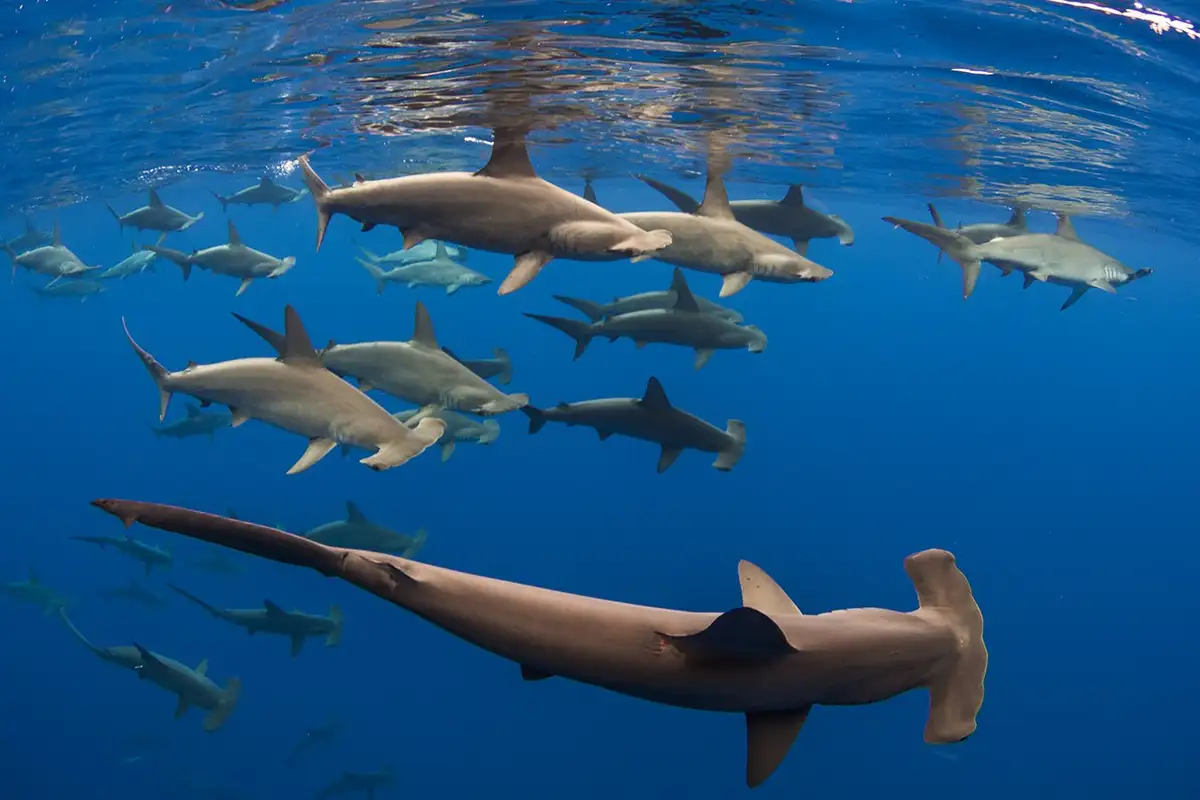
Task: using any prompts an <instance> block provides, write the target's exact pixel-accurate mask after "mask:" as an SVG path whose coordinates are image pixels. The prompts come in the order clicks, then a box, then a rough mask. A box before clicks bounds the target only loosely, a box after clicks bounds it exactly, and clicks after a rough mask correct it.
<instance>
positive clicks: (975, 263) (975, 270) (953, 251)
mask: <svg viewBox="0 0 1200 800" xmlns="http://www.w3.org/2000/svg"><path fill="white" fill-rule="evenodd" d="M930 211H931V213H932V212H933V209H932V206H931V208H930ZM935 218H936V217H935ZM883 221H884V222H890V223H891V224H893V225H895V226H897V227H899V228H903V229H904V230H906V231H908V232H909V233H912V234H915V235H917V236H920V237H921V238H922V239H924V240H925V241H927V242H930V243H931V244H933V245H934V246H936V247H937V248H938V249H939V250H941V251H942V252H943V253H945V254H946V255H948V256H950V258H952V259H954V260H955V261H956V262H958V265H959V266H960V267H962V273H963V299H964V300H965V299H966V298H968V297H970V296H971V292H973V291H975V282H976V281H977V280H979V245H977V244H975V243H974V242H972V241H971V240H970V239H968V238H967V237H966V236H963V235H962V234H961V233H958V232H957V231H952V230H950V229H948V228H944V227H941V226H940V225H930V224H928V223H925V222H914V221H912V220H907V219H899V218H897V217H884V218H883Z"/></svg>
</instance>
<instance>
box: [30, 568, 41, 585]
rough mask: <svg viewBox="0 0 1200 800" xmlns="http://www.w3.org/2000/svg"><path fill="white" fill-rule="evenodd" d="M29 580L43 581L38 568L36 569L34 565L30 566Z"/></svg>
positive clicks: (34, 581) (32, 581) (31, 581)
mask: <svg viewBox="0 0 1200 800" xmlns="http://www.w3.org/2000/svg"><path fill="white" fill-rule="evenodd" d="M29 582H30V583H41V582H42V581H41V579H40V578H39V577H38V574H37V570H35V569H34V568H33V567H32V566H31V567H30V568H29Z"/></svg>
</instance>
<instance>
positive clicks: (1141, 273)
mask: <svg viewBox="0 0 1200 800" xmlns="http://www.w3.org/2000/svg"><path fill="white" fill-rule="evenodd" d="M1153 274H1154V270H1152V269H1139V270H1136V271H1135V272H1134V273H1133V275H1132V276H1131V277H1130V280H1135V281H1136V280H1139V279H1141V278H1145V277H1148V276H1150V275H1153Z"/></svg>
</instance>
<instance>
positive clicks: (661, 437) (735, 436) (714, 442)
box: [521, 378, 746, 475]
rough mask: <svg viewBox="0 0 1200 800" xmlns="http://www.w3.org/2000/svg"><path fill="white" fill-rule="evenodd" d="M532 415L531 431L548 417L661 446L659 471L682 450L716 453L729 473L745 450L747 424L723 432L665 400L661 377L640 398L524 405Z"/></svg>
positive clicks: (602, 435) (719, 465)
mask: <svg viewBox="0 0 1200 800" xmlns="http://www.w3.org/2000/svg"><path fill="white" fill-rule="evenodd" d="M521 410H522V411H523V412H525V415H526V416H527V417H529V432H530V433H537V432H538V431H540V430H541V429H542V428H543V427H544V426H545V424H546V423H547V422H561V423H564V424H565V425H567V426H573V425H585V426H587V427H589V428H594V429H595V430H596V433H598V434H600V441H604V440H605V439H607V438H608V437H610V436H612V435H613V434H620V435H621V436H629V437H631V438H634V439H642V440H643V441H647V442H655V443H657V444H660V445H662V453H661V454H660V456H659V458H658V472H659V474H660V475H661V474H662V473H664V472H666V471H667V469H669V468H670V466H671V465H672V464H674V463H675V459H677V458H679V454H680V453H682V452H683V451H684V450H703V451H705V452H708V453H716V454H717V460H716V461H714V462H713V467H714V468H715V469H718V470H721V471H722V472H728V471H729V470H731V469H733V467H734V465H735V464H737V462H738V461H739V460H741V458H742V453H743V452H744V451H745V449H746V426H745V424H743V423H742V421H741V420H736V419H731V420H729V424H728V427H727V428H726V429H725V430H724V431H722V430H721V429H720V428H718V427H716V426H714V425H710V424H709V423H707V422H705V421H704V420H702V419H700V418H699V417H695V416H693V415H691V414H689V413H687V412H686V411H681V410H680V409H678V408H675V406H673V405H671V402H670V401H669V400H668V399H667V393H666V392H665V391H663V387H662V384H661V383H659V381H658V378H651V379H650V380H649V382H647V384H646V392H645V394H643V395H642V397H641V398H640V399H639V398H636V397H610V398H605V399H602V400H584V401H582V402H578V403H559V404H558V405H557V406H555V407H554V408H546V409H539V408H534V407H533V406H526V407H525V408H523V409H521Z"/></svg>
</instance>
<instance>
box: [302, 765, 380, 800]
mask: <svg viewBox="0 0 1200 800" xmlns="http://www.w3.org/2000/svg"><path fill="white" fill-rule="evenodd" d="M395 783H396V773H395V770H393V769H392V767H390V766H389V767H385V768H384V769H381V770H378V771H376V772H343V773H342V774H341V775H339V776H338V777H337V778H336V779H335V780H334V781H333V782H332V783H330V784H328V785H327V786H326V787H325V788H323V789H322V790H321V791H319V792H317V793H316V795H314V800H330V798H333V797H343V796H345V795H348V794H352V793H353V794H357V793H361V794H362V796H363V797H364V798H365V800H375V792H376V791H378V790H379V789H382V788H384V787H385V786H392V785H393V784H395Z"/></svg>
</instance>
